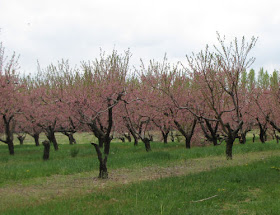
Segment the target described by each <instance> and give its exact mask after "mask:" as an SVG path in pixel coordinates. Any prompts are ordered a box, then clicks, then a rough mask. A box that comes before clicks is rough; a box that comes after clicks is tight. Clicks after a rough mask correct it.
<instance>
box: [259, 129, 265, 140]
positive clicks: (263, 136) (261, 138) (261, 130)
mask: <svg viewBox="0 0 280 215" xmlns="http://www.w3.org/2000/svg"><path fill="white" fill-rule="evenodd" d="M265 139H266V138H265V130H264V129H260V141H261V142H262V143H265Z"/></svg>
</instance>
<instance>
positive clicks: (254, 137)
mask: <svg viewBox="0 0 280 215" xmlns="http://www.w3.org/2000/svg"><path fill="white" fill-rule="evenodd" d="M255 139H256V135H255V134H253V143H254V142H255Z"/></svg>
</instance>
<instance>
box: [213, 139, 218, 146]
mask: <svg viewBox="0 0 280 215" xmlns="http://www.w3.org/2000/svg"><path fill="white" fill-rule="evenodd" d="M212 142H213V145H214V146H218V145H219V144H218V138H217V137H215V138H213V139H212Z"/></svg>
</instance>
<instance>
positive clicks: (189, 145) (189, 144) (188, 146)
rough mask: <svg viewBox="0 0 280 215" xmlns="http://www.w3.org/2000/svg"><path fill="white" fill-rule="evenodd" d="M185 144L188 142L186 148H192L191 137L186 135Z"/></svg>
mask: <svg viewBox="0 0 280 215" xmlns="http://www.w3.org/2000/svg"><path fill="white" fill-rule="evenodd" d="M185 144H186V148H187V149H190V148H191V138H188V137H185Z"/></svg>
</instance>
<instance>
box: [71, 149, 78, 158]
mask: <svg viewBox="0 0 280 215" xmlns="http://www.w3.org/2000/svg"><path fill="white" fill-rule="evenodd" d="M78 153H79V149H78V148H77V147H73V148H72V149H70V155H71V157H72V158H74V157H76V156H77V155H78Z"/></svg>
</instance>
